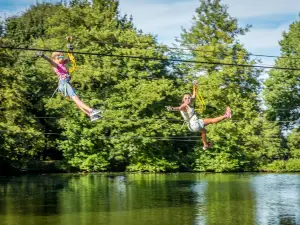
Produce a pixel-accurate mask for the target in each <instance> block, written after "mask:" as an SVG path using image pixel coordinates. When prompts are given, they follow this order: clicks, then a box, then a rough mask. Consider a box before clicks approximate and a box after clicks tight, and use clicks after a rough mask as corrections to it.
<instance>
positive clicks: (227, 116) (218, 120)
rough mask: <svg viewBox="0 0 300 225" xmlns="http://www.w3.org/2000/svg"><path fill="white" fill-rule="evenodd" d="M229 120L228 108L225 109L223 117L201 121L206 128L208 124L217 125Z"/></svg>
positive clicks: (229, 112)
mask: <svg viewBox="0 0 300 225" xmlns="http://www.w3.org/2000/svg"><path fill="white" fill-rule="evenodd" d="M230 118H231V110H230V108H229V107H227V108H226V111H225V114H224V115H223V116H219V117H216V118H206V119H203V122H204V126H207V125H209V124H213V123H218V122H220V121H222V120H224V119H230Z"/></svg>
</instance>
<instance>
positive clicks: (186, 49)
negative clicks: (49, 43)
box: [50, 36, 300, 60]
mask: <svg viewBox="0 0 300 225" xmlns="http://www.w3.org/2000/svg"><path fill="white" fill-rule="evenodd" d="M50 38H51V37H50ZM53 38H57V36H54V37H53ZM63 38H65V37H63ZM77 40H80V39H77ZM91 42H94V43H99V44H102V45H115V46H125V47H136V46H138V47H148V48H152V49H171V50H182V51H195V52H205V53H220V54H222V55H225V56H232V55H233V54H230V53H227V54H226V53H224V52H222V51H215V50H202V49H190V48H180V47H170V46H168V45H162V46H151V45H149V42H144V43H138V44H127V43H120V42H103V41H91ZM143 44H148V46H145V45H143ZM153 44H155V43H153ZM138 49H146V48H138ZM146 50H147V49H146ZM239 54H241V55H242V54H243V53H242V52H236V55H239ZM243 55H245V56H247V55H248V56H257V57H266V58H283V59H298V60H300V57H291V56H276V55H265V54H254V53H245V54H243Z"/></svg>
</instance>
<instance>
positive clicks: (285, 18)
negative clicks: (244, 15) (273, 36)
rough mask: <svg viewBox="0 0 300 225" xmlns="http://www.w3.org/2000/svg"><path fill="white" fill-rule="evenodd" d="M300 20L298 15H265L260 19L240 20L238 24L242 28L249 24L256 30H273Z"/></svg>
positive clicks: (259, 17)
mask: <svg viewBox="0 0 300 225" xmlns="http://www.w3.org/2000/svg"><path fill="white" fill-rule="evenodd" d="M296 20H299V16H298V15H296V14H284V15H268V16H267V15H265V16H258V17H251V18H248V19H239V20H238V22H239V24H240V25H241V26H245V25H247V24H249V25H252V28H255V29H266V28H268V29H272V28H277V27H279V26H280V25H282V24H286V23H292V22H294V21H296Z"/></svg>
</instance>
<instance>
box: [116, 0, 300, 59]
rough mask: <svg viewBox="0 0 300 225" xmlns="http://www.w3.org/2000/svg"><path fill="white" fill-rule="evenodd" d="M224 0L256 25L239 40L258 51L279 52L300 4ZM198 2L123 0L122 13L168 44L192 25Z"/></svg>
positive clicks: (235, 14) (292, 0)
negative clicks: (283, 37) (281, 41)
mask: <svg viewBox="0 0 300 225" xmlns="http://www.w3.org/2000/svg"><path fill="white" fill-rule="evenodd" d="M222 3H224V4H227V5H228V6H229V8H228V12H229V14H230V15H231V16H233V17H235V18H237V19H238V21H242V22H243V23H247V24H252V25H253V27H252V28H251V30H250V32H248V33H247V34H246V35H244V36H240V37H239V40H240V41H241V43H243V44H244V45H245V47H246V48H247V50H249V51H250V52H252V53H258V54H275V55H278V54H279V53H280V49H279V44H278V41H279V40H281V39H282V33H283V31H288V28H289V24H291V23H292V22H293V21H294V20H293V19H294V18H296V15H297V13H298V9H299V8H300V1H298V0H276V3H274V1H273V0H263V1H262V0H251V1H250V0H248V1H246V0H244V1H240V0H223V1H222ZM199 6H200V2H199V0H177V1H175V2H170V1H167V0H161V1H160V2H159V3H157V2H155V3H154V2H153V1H150V0H144V1H141V0H120V11H121V14H125V13H128V14H131V15H133V19H134V24H135V25H136V27H137V28H139V29H142V30H143V31H144V32H146V33H152V34H155V35H156V34H157V35H158V40H159V41H162V42H163V43H164V44H167V45H169V44H171V43H172V42H174V40H175V36H177V37H178V36H180V34H181V33H182V29H181V27H184V28H186V29H188V28H189V27H190V26H191V25H192V21H191V19H192V17H193V15H194V14H195V10H196V8H197V7H199ZM287 15H295V16H287ZM251 22H252V23H251ZM256 27H260V29H258V28H256ZM263 63H265V64H273V59H270V58H269V59H268V58H265V59H263Z"/></svg>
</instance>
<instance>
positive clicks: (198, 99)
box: [195, 88, 206, 113]
mask: <svg viewBox="0 0 300 225" xmlns="http://www.w3.org/2000/svg"><path fill="white" fill-rule="evenodd" d="M196 102H197V106H196V107H195V111H196V112H198V113H203V112H204V111H205V109H206V104H205V101H204V98H203V97H202V95H201V93H200V92H199V91H198V89H197V88H196Z"/></svg>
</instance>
